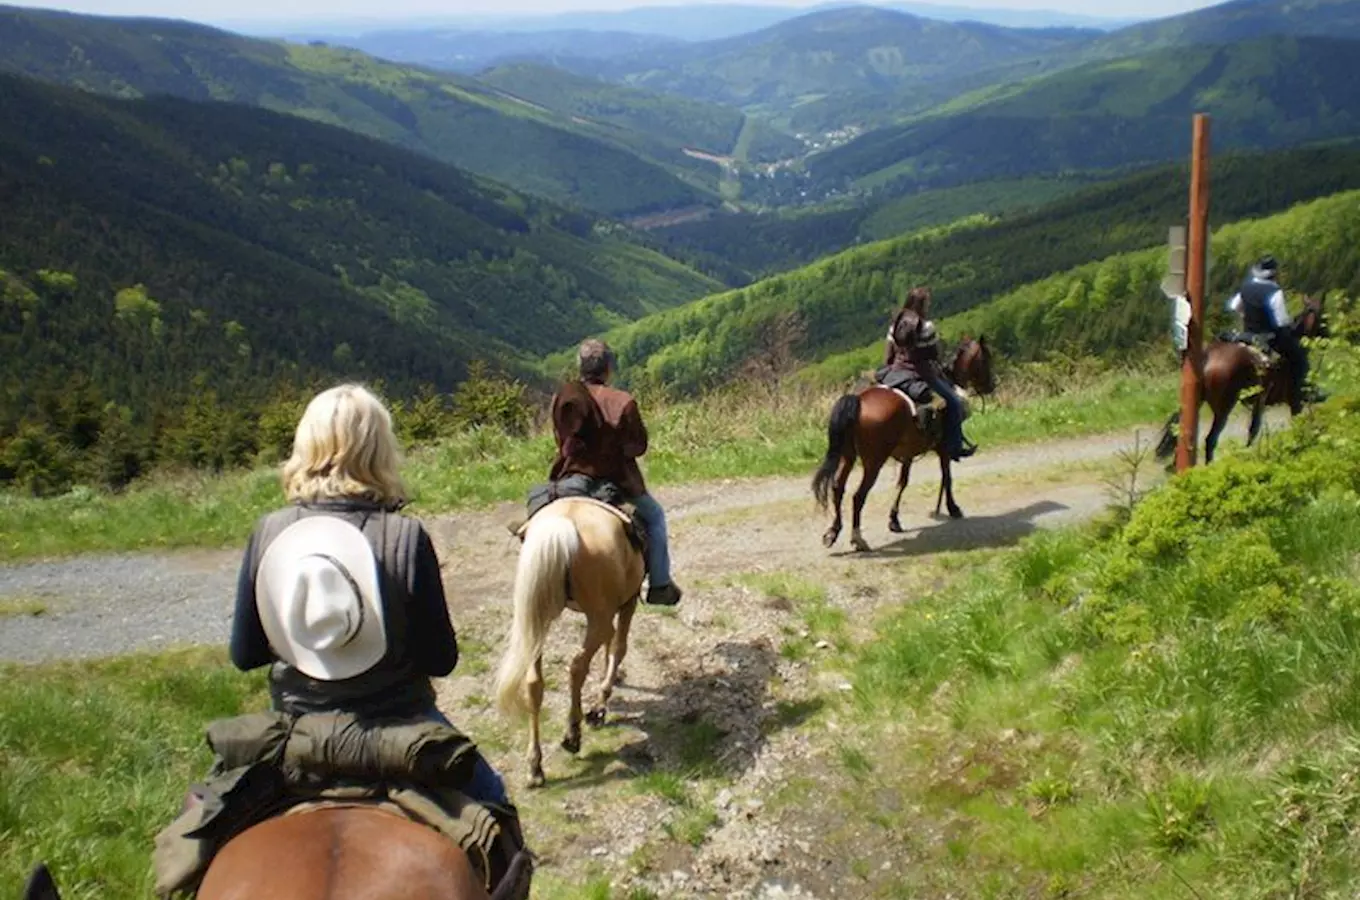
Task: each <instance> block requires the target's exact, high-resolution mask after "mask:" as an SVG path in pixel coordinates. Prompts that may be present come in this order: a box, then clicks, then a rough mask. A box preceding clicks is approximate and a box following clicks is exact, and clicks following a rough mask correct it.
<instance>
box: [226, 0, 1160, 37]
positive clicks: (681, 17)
mask: <svg viewBox="0 0 1360 900" xmlns="http://www.w3.org/2000/svg"><path fill="white" fill-rule="evenodd" d="M855 5H859V4H856V3H854V2H839V3H817V4H813V5H810V6H774V5H762V6H755V5H746V4H740V3H705V4H701V5H680V4H676V5H667V6H647V7H638V8H635V9H626V10H616V11H576V12H564V13H555V14H538V15H534V14H521V15H486V14H483V15H475V14H474V15H458V14H457V13H454V14H451V15H449V16H445V17H440V18H430V17H425V18H422V19H418V20H407V21H403V22H400V23H397V24H394V23H393V22H392V21H391V19H379V18H369V19H350V20H337V21H334V22H284V23H279V22H258V23H249V22H238V23H234V24H233V25H232V26H231V27H233V28H234V30H239V31H245V32H247V33H251V34H261V35H278V36H285V37H296V38H308V37H319V36H325V35H331V36H336V37H339V36H344V37H355V36H358V35H363V34H372V33H377V32H389V33H391V32H402V31H406V32H414V31H422V32H427V33H428V32H436V33H438V32H443V33H450V32H454V31H462V32H479V33H483V34H494V33H503V34H504V33H511V34H525V33H553V32H578V33H579V32H614V33H629V34H637V35H650V36H655V37H661V38H668V39H671V40H676V41H711V40H719V39H722V38H728V37H735V36H737V35H739V34H746V33H747V32H751V31H759V30H760V29H762V28H769V27H770V26H772V25H778V24H779V23H780V22H786V21H788V20H790V19H796V18H799V17H800V16H805V15H808V14H810V13H817V12H823V11H826V10H831V9H839V8H844V7H848V6H855ZM873 5H874V6H876V7H879V8H882V9H891V10H895V11H897V12H904V13H910V14H912V15H916V16H921V17H923V18H927V19H939V20H942V21H946V22H963V21H969V22H983V23H986V24H990V25H1005V26H1007V27H1011V28H1054V27H1062V28H1096V29H1102V30H1110V29H1114V28H1119V27H1121V26H1124V25H1128V24H1131V23H1133V22H1134V21H1138V19H1133V18H1110V17H1105V16H1097V15H1080V14H1074V13H1065V12H1055V11H1052V10H1042V9H1041V10H1023V9H999V8H993V7H987V6H981V5H980V6H962V5H948V4H935V3H909V2H907V3H903V2H899V3H892V2H888V3H875V4H873Z"/></svg>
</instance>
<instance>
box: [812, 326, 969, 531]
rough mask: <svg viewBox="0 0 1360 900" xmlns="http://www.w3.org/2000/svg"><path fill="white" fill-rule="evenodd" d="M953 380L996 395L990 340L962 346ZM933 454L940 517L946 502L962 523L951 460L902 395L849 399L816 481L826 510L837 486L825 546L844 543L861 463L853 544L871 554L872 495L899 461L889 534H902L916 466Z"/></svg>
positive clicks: (873, 390) (830, 428) (875, 393)
mask: <svg viewBox="0 0 1360 900" xmlns="http://www.w3.org/2000/svg"><path fill="white" fill-rule="evenodd" d="M948 374H949V375H950V376H951V380H953V381H954V383H955V384H956V385H958V386H959V387H962V388H965V389H971V390H973V391H975V392H976V393H978V394H980V395H982V396H986V395H987V394H990V393H992V392H993V391H995V390H996V378H995V375H994V373H993V371H992V354H991V349H990V348H989V347H988V346H987V338H986V336H985V335H984V336H983V337H981V338H979V339H978V340H976V341H973V340H970V339H968V338H965V339H964V340H963V341H962V342H960V344H959V347H958V349H957V350H956V351H955V353H954V357H953V361H952V362H951V364H950V366H949V369H948ZM931 451H934V452H935V453H936V454H937V455H938V456H939V458H940V492H939V495H938V496H937V497H936V499H935V515H937V516H938V515H939V514H940V506H941V503H942V501H947V502H948V509H949V515H950V516H952V517H953V518H955V519H959V518H962V517H963V510H961V509H959V506H958V504H957V503H955V502H954V478H953V475H952V474H951V472H950V459H949V457H948V456H947V455H946V454H945V453H944V451H943V448H942V446H941V441H940V439H939V437H937V436H935V435H930V434H927V433H926V432H925V431H923V430H922V429H921V424H920V421H919V420H918V419H917V418H916V417H915V416H913V415H912V414H911V408H910V407H909V406H908V405H907V401H906V400H904V399H903V398H902V396H901V395H900V394H898V393H897V392H896V391H893V390H890V389H888V388H885V387H882V386H881V385H877V384H875V385H871V386H870V387H867V388H865V389H864V390H862V391H860V392H859V393H857V394H846V395H845V396H844V397H841V399H840V400H838V401H836V405H835V406H834V407H833V408H832V410H831V419H830V422H829V423H828V424H827V450H826V458H825V459H824V460H823V461H822V465H821V467H820V468H819V469H818V470H817V474H816V475H815V476H814V477H813V480H812V494H813V497H815V498H816V500H817V504H818V506H819V507H820V508H821V509H823V510H825V509H826V507H827V504H828V502H829V500H830V499H832V495H833V480H834V499H835V503H836V518H835V521H833V522H832V523H831V527H830V528H828V529H827V531H826V534H825V535H823V536H822V543H823V544H825V545H826V546H827V547H831V546H833V545H834V544H835V543H836V540H837V539H838V538H839V537H840V533H841V528H842V527H843V523H842V519H841V505H842V501H843V500H844V498H845V486H846V483H847V482H848V481H849V480H850V472H851V471H852V470H853V469H854V467H855V460H856V459H859V460H860V461H861V462H862V463H863V464H864V477H863V479H862V480H861V481H860V485H859V489H858V490H856V491H855V496H854V509H853V518H852V520H851V532H850V539H851V543H853V544H854V547H855V549H856V550H868V549H869V545H868V544H867V543H865V541H864V538H863V536H862V535H861V533H860V520H861V515H862V513H863V512H864V503H865V501H866V500H867V499H868V497H869V491H870V490H872V489H873V486H874V482H875V481H877V480H878V473H879V472H880V471H881V470H882V468H883V466H884V465H885V464H886V463H887V461H888V460H889V459H896V460H898V461H899V462H901V464H902V468H901V471H900V473H899V475H898V480H897V497H896V498H895V499H894V500H893V506H892V512H891V513H890V514H889V515H888V528H889V530H890V531H892V532H893V533H894V534H901V533H902V531H903V529H902V523H901V521H900V519H899V515H900V507H901V504H902V494H903V492H904V491H905V490H906V488H907V484H908V482H909V481H910V479H911V464H912V462H913V461H914V460H915V459H917V458H918V457H921V456H924V455H925V454H927V453H930V452H931Z"/></svg>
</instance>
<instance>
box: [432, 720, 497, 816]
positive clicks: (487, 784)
mask: <svg viewBox="0 0 1360 900" xmlns="http://www.w3.org/2000/svg"><path fill="white" fill-rule="evenodd" d="M425 715H426V716H428V717H429V718H430V719H431V720H432V721H435V722H439V723H440V724H441V725H447V726H449V727H450V728H455V727H457V726H455V725H454V724H453V723H452V722H450V721H449V717H448V716H446V715H444V714H443V713H442V712H440V711H439V710H438V709H435V708H431V709H429V710H427V711H426V713H425ZM473 753H476V755H477V762H476V764H474V765H473V767H472V778H471V779H470V780H469V781H468V783H467V784H465V785H463V793H464V794H467V795H468V796H469V797H471V798H472V799H473V800H476V801H478V802H481V803H499V804H501V805H503V806H509V805H510V798H509V797H508V796H507V795H506V793H505V782H504V781H502V780H501V776H499V775H497V774H496V770H495V769H493V768H491V764H490V763H489V762H487V761H486V758H485V757H483V756H482V754H480V753H477V751H475V750H474V751H473Z"/></svg>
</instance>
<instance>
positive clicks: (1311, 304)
mask: <svg viewBox="0 0 1360 900" xmlns="http://www.w3.org/2000/svg"><path fill="white" fill-rule="evenodd" d="M1322 303H1323V301H1322V300H1320V299H1315V298H1313V297H1305V298H1304V301H1303V312H1302V313H1301V314H1300V315H1299V317H1298V318H1297V319H1295V320H1294V335H1295V336H1296V337H1299V338H1308V337H1326V335H1327V324H1326V322H1325V321H1324V320H1323V316H1322ZM1287 365H1288V363H1287V362H1286V361H1285V360H1283V359H1281V360H1278V361H1276V362H1275V363H1274V364H1273V365H1272V366H1271V367H1270V368H1269V369H1268V370H1267V371H1266V373H1265V378H1264V381H1263V379H1262V378H1261V376H1260V375H1259V373H1258V372H1257V369H1256V355H1255V353H1254V352H1253V351H1252V350H1251V348H1249V347H1247V346H1245V345H1244V344H1240V343H1237V342H1236V341H1214V342H1213V343H1211V344H1210V345H1209V346H1208V348H1207V349H1206V350H1205V353H1204V400H1205V401H1206V402H1207V403H1208V404H1209V408H1210V409H1211V410H1213V413H1214V421H1213V424H1212V425H1211V426H1210V427H1209V434H1208V436H1207V437H1205V439H1204V462H1205V463H1206V464H1207V463H1211V462H1213V461H1214V450H1215V449H1217V447H1218V438H1219V435H1221V434H1222V433H1223V429H1224V428H1226V427H1227V425H1228V417H1229V416H1231V415H1232V411H1233V409H1234V407H1236V406H1237V399H1238V397H1240V396H1241V395H1242V392H1243V391H1245V390H1248V389H1249V388H1252V387H1256V386H1257V385H1260V387H1261V390H1260V391H1259V392H1258V393H1257V394H1256V396H1255V398H1253V399H1252V400H1250V401H1249V402H1250V404H1251V427H1250V429H1249V430H1248V432H1247V446H1248V447H1250V446H1251V445H1252V443H1253V442H1255V440H1256V436H1257V435H1258V434H1259V433H1260V431H1261V418H1262V416H1263V415H1264V413H1265V408H1266V407H1267V406H1274V405H1276V404H1279V403H1288V402H1289V372H1288V371H1287V370H1286V368H1285V367H1286V366H1287ZM1180 420H1181V414H1180V413H1179V412H1176V413H1173V414H1172V416H1171V418H1169V419H1167V422H1166V426H1165V427H1164V428H1163V429H1162V438H1161V441H1160V442H1159V443H1158V444H1157V458H1158V459H1165V458H1167V457H1168V456H1170V455H1171V454H1172V453H1173V452H1175V450H1176V442H1177V433H1176V426H1177V425H1179V424H1180Z"/></svg>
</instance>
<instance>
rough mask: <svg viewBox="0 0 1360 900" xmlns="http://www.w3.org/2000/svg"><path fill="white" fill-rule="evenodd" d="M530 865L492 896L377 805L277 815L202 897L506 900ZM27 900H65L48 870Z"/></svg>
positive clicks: (209, 880) (254, 831)
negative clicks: (62, 898)
mask: <svg viewBox="0 0 1360 900" xmlns="http://www.w3.org/2000/svg"><path fill="white" fill-rule="evenodd" d="M523 864H524V863H522V862H520V861H518V860H517V861H516V863H515V865H514V866H513V867H512V868H511V871H510V872H509V873H508V874H507V875H506V877H505V878H503V879H502V881H501V885H500V886H499V887H498V888H497V890H496V893H495V894H488V893H487V892H486V890H485V889H484V888H483V887H482V884H481V881H480V879H479V878H478V876H477V874H476V872H475V871H474V870H473V868H472V864H471V862H470V861H469V860H468V856H467V854H466V853H464V852H463V851H462V850H461V849H459V847H458V845H457V844H455V843H454V842H453V841H451V840H449V839H448V838H447V837H445V836H444V835H442V834H440V833H439V832H437V831H435V830H434V829H433V828H429V827H427V826H425V825H420V824H418V823H416V822H413V821H411V820H409V819H406V818H404V817H402V816H398V815H395V814H393V813H389V812H385V811H383V810H381V809H378V808H376V807H373V806H343V807H336V808H321V809H315V810H310V811H307V812H302V813H297V814H295V815H284V816H277V817H275V818H272V819H266V820H265V821H263V822H261V823H259V824H258V825H255V826H253V827H251V828H248V829H246V830H245V831H243V832H241V834H239V835H237V836H236V837H235V838H232V839H231V840H230V841H228V842H227V844H226V846H224V847H223V848H222V849H221V850H220V851H218V853H217V855H216V856H215V857H214V858H213V861H212V864H211V865H210V866H209V867H208V871H207V873H206V874H205V875H204V877H203V882H202V884H201V885H200V887H199V889H198V893H197V898H198V900H256V898H260V897H269V898H273V900H351V898H352V900H503V898H505V897H509V896H511V893H512V890H513V888H514V887H515V885H516V883H517V881H518V876H519V875H520V872H519V871H517V869H518V868H520V867H522V865H523ZM24 900H60V895H59V894H58V893H57V887H56V884H55V883H54V881H53V879H52V874H51V872H49V871H48V869H47V866H45V865H39V866H38V867H37V868H36V869H35V870H34V871H33V874H32V875H31V876H29V879H28V885H27V887H26V888H25V890H24Z"/></svg>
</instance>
